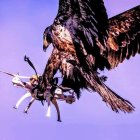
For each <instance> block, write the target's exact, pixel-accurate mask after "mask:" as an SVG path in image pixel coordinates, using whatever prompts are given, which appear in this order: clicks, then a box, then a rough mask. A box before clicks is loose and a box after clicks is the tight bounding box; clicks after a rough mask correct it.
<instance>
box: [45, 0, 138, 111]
mask: <svg viewBox="0 0 140 140" xmlns="http://www.w3.org/2000/svg"><path fill="white" fill-rule="evenodd" d="M50 44H52V45H53V50H52V53H51V55H50V57H49V59H48V62H47V64H46V67H45V69H44V73H43V86H44V87H46V86H47V85H48V84H50V83H51V81H52V79H53V78H54V76H55V74H56V73H57V72H58V71H59V72H60V73H61V74H62V86H65V87H69V88H71V89H73V90H74V92H75V94H76V96H77V98H78V99H79V98H80V95H81V93H82V89H87V90H90V91H93V92H96V93H98V94H99V95H100V96H101V97H102V100H103V101H104V102H105V103H106V104H107V105H109V106H110V107H111V109H112V110H113V111H115V112H120V111H123V112H125V113H130V112H132V111H134V108H135V107H134V106H133V105H132V104H131V103H130V102H129V101H128V100H126V99H124V98H122V97H121V96H119V95H118V94H116V93H115V92H114V91H113V90H112V89H110V88H109V87H108V86H107V85H106V84H105V80H106V77H105V76H100V72H101V71H103V70H105V69H107V70H111V69H114V68H115V67H117V66H118V65H119V64H120V63H122V62H123V61H124V60H125V59H129V58H130V57H131V56H135V55H136V54H137V53H140V5H139V6H137V7H135V8H133V9H130V10H128V11H126V12H124V13H121V14H119V15H117V16H114V17H112V18H110V19H109V18H108V15H107V11H106V8H105V5H104V1H103V0H59V8H58V13H57V15H56V18H55V19H54V22H53V24H52V25H50V26H49V27H47V28H46V29H45V31H44V34H43V50H44V51H46V49H47V48H48V47H49V46H50Z"/></svg>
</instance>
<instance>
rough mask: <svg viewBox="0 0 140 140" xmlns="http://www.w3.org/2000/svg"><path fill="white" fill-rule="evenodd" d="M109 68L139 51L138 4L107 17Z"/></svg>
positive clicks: (139, 15)
mask: <svg viewBox="0 0 140 140" xmlns="http://www.w3.org/2000/svg"><path fill="white" fill-rule="evenodd" d="M108 45H109V49H108V57H107V59H108V61H109V64H110V66H111V67H110V68H114V67H117V66H118V64H119V63H122V62H123V61H124V60H125V59H129V58H130V57H131V56H135V55H136V53H140V6H137V7H135V8H133V9H131V10H128V11H126V12H124V13H122V14H120V15H117V16H115V17H113V18H111V19H109V38H108Z"/></svg>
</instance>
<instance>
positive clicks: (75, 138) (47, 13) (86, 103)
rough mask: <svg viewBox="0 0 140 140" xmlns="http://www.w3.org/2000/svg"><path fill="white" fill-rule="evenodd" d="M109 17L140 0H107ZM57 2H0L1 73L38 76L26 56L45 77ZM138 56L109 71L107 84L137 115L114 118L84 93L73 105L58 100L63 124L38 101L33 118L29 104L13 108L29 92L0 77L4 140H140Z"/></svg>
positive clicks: (0, 123) (96, 98)
mask: <svg viewBox="0 0 140 140" xmlns="http://www.w3.org/2000/svg"><path fill="white" fill-rule="evenodd" d="M105 4H106V7H107V11H108V14H109V16H110V17H111V16H113V15H116V14H119V13H120V12H123V11H125V10H128V9H129V8H132V7H134V6H136V5H139V4H140V0H121V1H118V0H113V1H111V0H105ZM57 8H58V0H39V1H37V0H36V1H35V0H24V1H22V2H21V1H20V2H19V0H12V1H9V0H0V70H5V71H9V72H12V73H17V72H20V74H21V75H26V76H30V75H32V74H33V73H34V72H33V70H32V69H31V68H30V67H29V66H28V65H27V64H26V63H25V62H24V61H23V57H24V55H25V54H26V55H27V56H29V57H30V58H31V60H32V61H33V62H34V65H35V66H36V68H37V70H38V72H39V73H42V72H43V70H44V67H45V64H46V62H47V58H48V57H49V54H50V53H49V52H50V51H51V49H50V50H48V51H47V53H44V52H43V51H42V34H43V31H44V29H45V28H46V27H47V26H48V25H50V24H51V23H52V22H53V19H54V17H55V15H56V13H57ZM139 65H140V56H138V55H137V56H136V57H135V58H132V59H131V60H130V61H125V62H124V63H123V64H120V65H119V67H118V68H116V69H115V70H112V71H110V72H105V74H106V75H107V76H109V79H108V81H107V84H108V85H109V86H110V87H111V88H112V89H113V90H115V91H116V92H117V93H118V94H119V95H121V96H122V97H124V98H126V99H128V100H129V101H131V102H132V103H133V105H134V106H135V107H136V109H135V110H136V111H135V112H134V113H133V114H124V113H120V114H116V113H114V112H112V111H111V109H110V108H108V107H107V106H106V104H105V103H103V102H102V100H101V98H100V97H99V95H98V94H97V93H93V94H92V93H88V92H86V91H83V95H82V97H81V99H80V100H79V101H77V102H76V103H74V104H73V105H68V104H65V103H62V102H60V109H61V116H62V121H63V122H62V123H58V122H57V121H56V112H55V109H54V108H53V107H52V117H51V118H49V119H48V118H46V117H45V113H46V108H45V107H43V106H41V104H40V102H37V101H36V102H35V103H34V104H33V106H32V107H31V109H30V110H29V114H28V115H26V114H24V113H23V110H24V108H25V107H26V105H27V103H28V101H25V102H24V103H23V104H22V105H21V106H20V108H19V110H14V109H13V108H12V107H13V105H14V104H15V103H16V101H17V100H18V99H19V97H21V96H22V95H23V94H24V93H25V91H24V90H23V89H20V88H15V87H13V86H12V84H11V77H8V76H7V75H3V74H1V73H0V89H1V90H0V97H1V99H0V111H1V113H0V140H39V139H40V140H46V139H50V140H65V139H67V140H79V139H80V140H93V139H95V140H124V139H125V140H126V139H127V140H129V139H130V140H132V139H134V140H139V139H140V133H139V132H140V85H139V81H140V76H139V71H140V67H139Z"/></svg>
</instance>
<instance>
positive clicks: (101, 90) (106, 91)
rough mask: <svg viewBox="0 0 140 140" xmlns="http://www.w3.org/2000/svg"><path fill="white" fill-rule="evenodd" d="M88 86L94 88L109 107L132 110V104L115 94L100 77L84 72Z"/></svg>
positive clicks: (116, 109)
mask: <svg viewBox="0 0 140 140" xmlns="http://www.w3.org/2000/svg"><path fill="white" fill-rule="evenodd" d="M84 77H85V79H86V81H87V82H88V84H89V87H90V88H91V89H93V90H95V91H96V92H97V93H98V94H99V95H100V96H101V97H102V99H103V101H104V102H106V103H107V104H109V105H110V107H111V109H112V110H113V111H115V112H119V111H123V112H125V113H130V112H132V111H134V108H135V107H134V106H133V105H132V104H131V103H130V102H129V101H127V100H125V99H123V98H122V97H121V96H119V95H117V94H116V93H115V92H114V91H112V90H111V89H110V88H109V87H107V86H106V85H105V84H104V83H103V82H102V81H101V80H100V78H99V77H98V76H97V75H96V73H95V74H91V75H88V74H84Z"/></svg>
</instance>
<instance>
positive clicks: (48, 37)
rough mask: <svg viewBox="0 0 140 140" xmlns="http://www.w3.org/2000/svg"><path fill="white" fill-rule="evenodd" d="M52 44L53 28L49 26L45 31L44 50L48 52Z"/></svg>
mask: <svg viewBox="0 0 140 140" xmlns="http://www.w3.org/2000/svg"><path fill="white" fill-rule="evenodd" d="M51 43H52V37H51V26H49V27H47V28H46V29H45V31H44V34H43V50H44V51H46V49H47V48H48V47H49V45H50V44H51Z"/></svg>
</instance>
